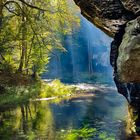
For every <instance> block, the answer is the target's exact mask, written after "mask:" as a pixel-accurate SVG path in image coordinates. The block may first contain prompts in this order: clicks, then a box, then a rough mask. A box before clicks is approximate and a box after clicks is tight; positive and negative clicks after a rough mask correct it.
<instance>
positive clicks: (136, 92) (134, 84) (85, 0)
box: [74, 0, 140, 135]
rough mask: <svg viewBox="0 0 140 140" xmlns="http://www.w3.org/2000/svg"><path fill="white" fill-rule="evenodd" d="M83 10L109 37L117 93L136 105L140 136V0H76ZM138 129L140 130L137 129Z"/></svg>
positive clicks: (84, 14) (135, 111)
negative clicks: (110, 38) (111, 39)
mask: <svg viewBox="0 0 140 140" xmlns="http://www.w3.org/2000/svg"><path fill="white" fill-rule="evenodd" d="M74 1H75V3H76V4H77V5H78V6H79V7H80V9H81V13H82V15H83V16H85V17H86V18H87V19H88V20H90V21H91V22H92V23H93V24H95V25H96V26H97V27H99V28H100V29H101V30H102V31H104V32H105V33H107V34H108V35H109V36H112V37H114V41H113V42H112V43H111V52H110V63H111V65H112V67H113V69H114V81H115V83H116V86H117V89H118V92H119V93H121V94H122V95H124V96H125V97H126V99H127V100H128V102H129V103H130V104H131V106H132V108H133V116H138V117H137V119H135V120H134V121H135V125H136V132H137V134H138V135H140V0H74ZM137 128H138V129H137Z"/></svg>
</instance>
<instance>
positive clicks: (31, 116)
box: [0, 102, 55, 140]
mask: <svg viewBox="0 0 140 140" xmlns="http://www.w3.org/2000/svg"><path fill="white" fill-rule="evenodd" d="M0 124H1V127H0V139H1V140H6V139H7V140H8V139H15V140H16V139H20V138H23V139H34V138H36V139H41V138H47V139H53V138H54V136H55V135H54V131H53V116H52V113H51V110H50V109H49V106H48V104H47V103H46V102H41V103H34V104H31V105H21V106H20V107H18V108H17V109H15V110H10V111H6V112H3V113H1V114H0Z"/></svg>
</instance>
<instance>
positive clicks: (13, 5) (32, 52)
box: [0, 0, 79, 76]
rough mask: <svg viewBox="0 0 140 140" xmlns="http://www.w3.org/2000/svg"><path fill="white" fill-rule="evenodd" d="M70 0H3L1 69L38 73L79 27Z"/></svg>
mask: <svg viewBox="0 0 140 140" xmlns="http://www.w3.org/2000/svg"><path fill="white" fill-rule="evenodd" d="M70 3H71V1H70V0H69V1H67V0H39V1H38V0H33V1H32V0H0V72H5V73H22V74H25V75H34V76H36V75H38V74H40V73H42V72H43V71H44V69H45V66H46V65H47V63H48V62H49V57H50V54H51V56H52V55H55V57H57V56H56V54H55V53H54V52H53V50H54V49H59V50H61V51H65V49H64V46H63V38H64V36H65V35H67V34H71V33H72V32H73V28H77V27H78V26H79V18H78V16H76V15H75V14H74V13H75V11H74V8H73V9H70V8H69V6H68V5H69V4H70Z"/></svg>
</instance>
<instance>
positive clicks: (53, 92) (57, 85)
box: [0, 80, 75, 106]
mask: <svg viewBox="0 0 140 140" xmlns="http://www.w3.org/2000/svg"><path fill="white" fill-rule="evenodd" d="M5 90H6V91H5V93H4V94H1V95H0V106H1V105H17V104H20V103H23V102H27V101H29V99H32V100H34V99H37V98H49V97H58V98H62V97H67V96H68V95H72V94H74V93H75V88H74V87H71V86H67V85H65V84H63V83H61V82H60V81H59V80H54V81H52V82H51V83H45V82H44V83H43V82H40V81H39V82H36V83H34V84H31V85H30V86H12V87H5Z"/></svg>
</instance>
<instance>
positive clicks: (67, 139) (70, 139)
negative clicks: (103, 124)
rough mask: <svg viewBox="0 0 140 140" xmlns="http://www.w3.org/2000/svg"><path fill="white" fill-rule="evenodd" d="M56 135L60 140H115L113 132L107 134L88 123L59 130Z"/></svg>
mask: <svg viewBox="0 0 140 140" xmlns="http://www.w3.org/2000/svg"><path fill="white" fill-rule="evenodd" d="M58 137H60V139H62V140H79V139H82V140H93V139H100V140H115V136H114V135H113V134H109V133H107V132H105V131H103V132H100V131H98V130H97V129H96V128H92V127H89V126H88V125H85V126H83V127H82V128H79V129H72V130H68V131H63V132H60V133H59V134H58Z"/></svg>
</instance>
